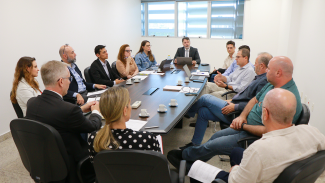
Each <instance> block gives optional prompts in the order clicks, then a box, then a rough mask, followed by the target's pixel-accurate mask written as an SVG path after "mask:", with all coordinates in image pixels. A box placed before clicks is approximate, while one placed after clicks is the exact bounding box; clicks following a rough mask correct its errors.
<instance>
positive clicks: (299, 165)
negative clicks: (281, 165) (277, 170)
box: [274, 151, 325, 183]
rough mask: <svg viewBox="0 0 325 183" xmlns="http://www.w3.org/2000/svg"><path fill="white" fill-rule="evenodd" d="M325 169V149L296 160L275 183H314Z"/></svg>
mask: <svg viewBox="0 0 325 183" xmlns="http://www.w3.org/2000/svg"><path fill="white" fill-rule="evenodd" d="M324 170H325V151H318V152H317V153H316V154H315V155H313V156H311V157H309V158H307V159H304V160H301V161H298V162H295V163H293V164H292V165H290V166H288V167H287V168H286V169H284V170H283V172H282V173H281V174H280V175H279V176H278V178H276V179H275V180H274V183H282V182H286V183H313V182H315V181H316V179H317V178H318V177H319V176H320V175H321V174H322V173H323V172H324Z"/></svg>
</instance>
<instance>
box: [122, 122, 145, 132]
mask: <svg viewBox="0 0 325 183" xmlns="http://www.w3.org/2000/svg"><path fill="white" fill-rule="evenodd" d="M125 124H126V128H130V129H132V130H134V131H139V130H140V129H141V128H142V127H143V126H144V125H145V124H147V121H141V120H135V119H130V120H129V121H128V122H126V123H125Z"/></svg>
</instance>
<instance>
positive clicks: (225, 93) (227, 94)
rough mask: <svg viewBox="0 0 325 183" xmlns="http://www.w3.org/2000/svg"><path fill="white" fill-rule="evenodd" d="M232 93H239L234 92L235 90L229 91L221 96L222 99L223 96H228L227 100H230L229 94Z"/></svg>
mask: <svg viewBox="0 0 325 183" xmlns="http://www.w3.org/2000/svg"><path fill="white" fill-rule="evenodd" d="M231 93H237V92H235V91H233V90H230V91H227V92H225V93H223V94H222V95H221V97H223V96H225V95H226V100H228V94H231Z"/></svg>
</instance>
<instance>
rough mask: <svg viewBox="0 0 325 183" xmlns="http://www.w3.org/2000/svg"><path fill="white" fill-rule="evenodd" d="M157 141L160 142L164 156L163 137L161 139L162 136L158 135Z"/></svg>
mask: <svg viewBox="0 0 325 183" xmlns="http://www.w3.org/2000/svg"><path fill="white" fill-rule="evenodd" d="M157 140H158V142H159V146H160V150H161V154H164V150H163V141H162V137H161V135H157Z"/></svg>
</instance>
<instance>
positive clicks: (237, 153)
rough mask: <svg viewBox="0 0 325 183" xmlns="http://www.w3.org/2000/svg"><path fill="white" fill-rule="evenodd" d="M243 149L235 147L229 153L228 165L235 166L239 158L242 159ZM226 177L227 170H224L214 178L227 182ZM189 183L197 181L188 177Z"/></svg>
mask: <svg viewBox="0 0 325 183" xmlns="http://www.w3.org/2000/svg"><path fill="white" fill-rule="evenodd" d="M244 150H245V149H243V148H240V147H235V148H234V149H233V150H232V151H231V154H230V165H231V167H233V166H235V165H239V164H240V162H241V160H242V159H243V154H244ZM228 177H229V172H225V171H220V172H219V173H218V174H217V176H216V179H222V180H223V181H225V182H228ZM190 180H191V183H197V182H199V181H197V180H195V179H192V178H190Z"/></svg>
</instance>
